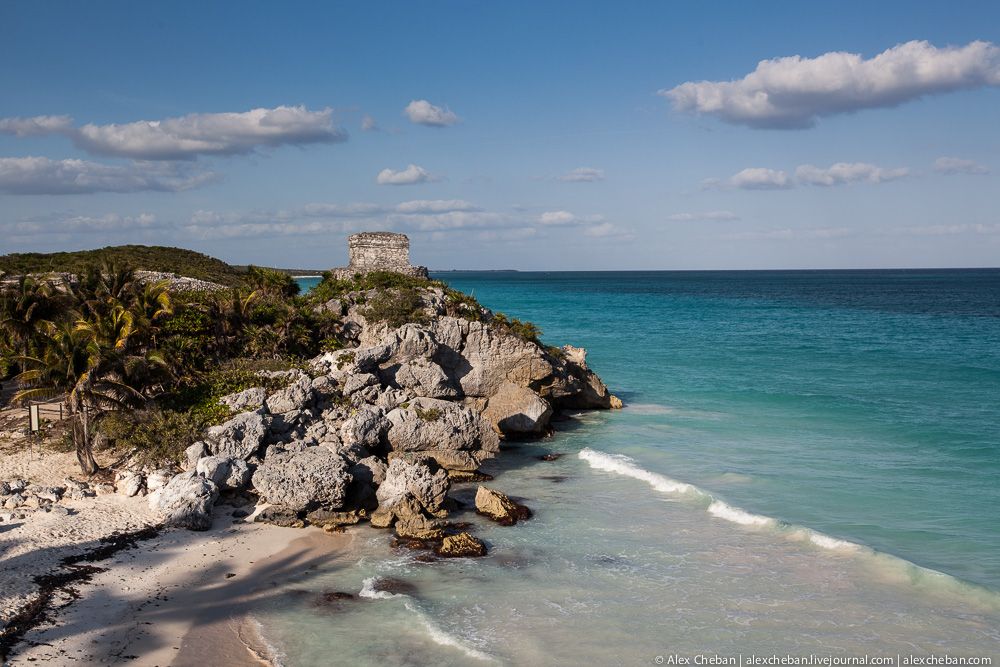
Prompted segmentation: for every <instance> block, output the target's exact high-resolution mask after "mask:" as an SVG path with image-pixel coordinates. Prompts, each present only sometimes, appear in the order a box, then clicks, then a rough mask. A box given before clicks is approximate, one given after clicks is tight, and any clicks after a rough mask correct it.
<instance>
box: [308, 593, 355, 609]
mask: <svg viewBox="0 0 1000 667" xmlns="http://www.w3.org/2000/svg"><path fill="white" fill-rule="evenodd" d="M353 599H354V595H353V594H352V593H346V592H344V591H323V592H322V593H320V594H319V595H317V596H316V597H315V598H313V600H312V603H311V605H312V606H313V607H336V606H339V603H340V602H341V601H342V600H353Z"/></svg>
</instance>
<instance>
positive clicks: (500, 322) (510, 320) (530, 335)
mask: <svg viewBox="0 0 1000 667" xmlns="http://www.w3.org/2000/svg"><path fill="white" fill-rule="evenodd" d="M491 323H492V324H495V325H497V326H499V327H500V328H501V329H503V330H504V331H506V332H507V333H510V334H512V335H514V336H517V337H518V338H521V339H522V340H526V341H528V342H531V343H535V344H537V345H541V341H540V340H539V339H540V338H541V336H542V330H541V329H539V328H538V326H537V325H535V324H532V323H531V322H524V321H522V320H519V319H517V318H516V317H507V316H506V315H504V314H503V313H494V314H493V319H492V321H491Z"/></svg>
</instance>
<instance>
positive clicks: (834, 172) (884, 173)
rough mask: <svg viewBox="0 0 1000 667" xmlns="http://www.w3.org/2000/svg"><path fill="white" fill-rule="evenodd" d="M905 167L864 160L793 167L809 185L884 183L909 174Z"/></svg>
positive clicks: (797, 176) (798, 177)
mask: <svg viewBox="0 0 1000 667" xmlns="http://www.w3.org/2000/svg"><path fill="white" fill-rule="evenodd" d="M909 173H910V170H909V169H906V168H899V169H883V168H882V167H876V166H875V165H873V164H868V163H865V162H851V163H848V162H838V163H836V164H834V165H832V166H830V167H827V168H826V169H821V168H820V167H814V166H813V165H811V164H803V165H800V166H799V167H797V168H796V169H795V178H796V179H797V180H798V181H799V182H800V183H808V184H809V185H823V186H830V185H846V184H849V183H859V182H867V183H884V182H886V181H894V180H896V179H899V178H903V177H904V176H907V175H909Z"/></svg>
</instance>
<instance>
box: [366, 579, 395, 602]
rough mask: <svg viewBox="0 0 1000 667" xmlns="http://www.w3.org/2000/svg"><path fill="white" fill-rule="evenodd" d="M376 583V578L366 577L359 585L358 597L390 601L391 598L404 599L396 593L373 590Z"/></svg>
mask: <svg viewBox="0 0 1000 667" xmlns="http://www.w3.org/2000/svg"><path fill="white" fill-rule="evenodd" d="M376 581H378V577H368V578H367V579H365V580H364V582H363V583H362V584H361V592H360V593H358V597H361V598H367V599H369V600H391V599H392V598H402V597H406V596H405V595H400V594H398V593H390V592H389V591H378V590H375V582H376Z"/></svg>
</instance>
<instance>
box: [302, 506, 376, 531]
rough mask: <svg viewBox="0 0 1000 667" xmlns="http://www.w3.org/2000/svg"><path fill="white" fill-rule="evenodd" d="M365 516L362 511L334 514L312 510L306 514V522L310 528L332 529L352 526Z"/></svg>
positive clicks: (329, 511)
mask: <svg viewBox="0 0 1000 667" xmlns="http://www.w3.org/2000/svg"><path fill="white" fill-rule="evenodd" d="M365 516H366V512H365V511H364V510H352V511H350V512H336V511H331V510H324V509H319V510H313V511H312V512H309V513H307V514H306V521H308V522H309V524H310V525H312V526H319V527H320V528H334V527H338V526H353V525H355V524H356V523H359V522H360V521H361V519H363V518H364V517H365Z"/></svg>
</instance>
